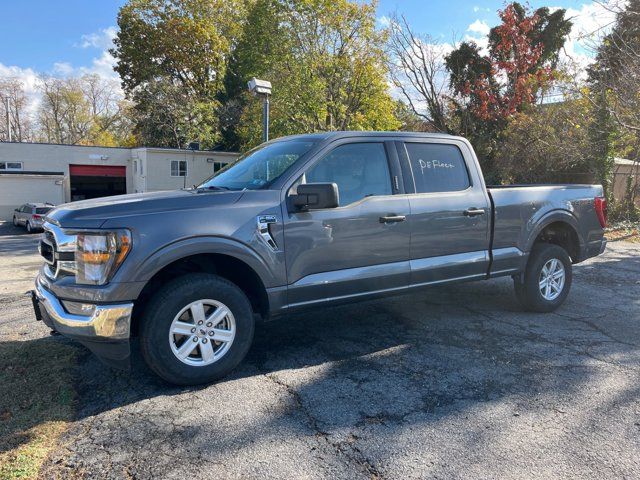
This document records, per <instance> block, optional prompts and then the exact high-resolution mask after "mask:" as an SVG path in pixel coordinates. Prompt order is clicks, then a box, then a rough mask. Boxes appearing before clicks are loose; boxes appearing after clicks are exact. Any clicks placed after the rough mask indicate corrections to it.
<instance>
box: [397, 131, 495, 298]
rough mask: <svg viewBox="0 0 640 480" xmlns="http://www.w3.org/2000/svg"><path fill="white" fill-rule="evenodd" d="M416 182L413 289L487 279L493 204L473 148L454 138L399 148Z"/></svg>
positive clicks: (401, 144) (419, 141)
mask: <svg viewBox="0 0 640 480" xmlns="http://www.w3.org/2000/svg"><path fill="white" fill-rule="evenodd" d="M396 145H397V147H398V150H399V156H400V158H401V159H402V164H403V167H404V168H405V170H408V172H407V175H406V176H408V177H409V178H412V179H413V185H410V186H409V187H408V188H413V193H412V194H411V195H409V202H410V206H411V222H410V223H411V248H410V257H411V262H410V263H411V284H412V285H424V284H430V283H440V282H445V281H449V280H462V279H474V278H481V277H483V276H484V275H485V274H486V272H487V268H488V266H489V242H490V231H489V228H490V213H491V210H490V203H489V197H488V195H487V192H486V188H485V185H484V180H483V179H482V178H481V176H480V175H479V173H478V169H477V168H476V166H475V161H474V157H473V153H472V151H471V148H470V147H469V146H468V145H467V144H466V143H465V142H463V141H458V140H451V139H434V138H432V139H416V140H414V139H411V140H410V141H404V142H397V143H396Z"/></svg>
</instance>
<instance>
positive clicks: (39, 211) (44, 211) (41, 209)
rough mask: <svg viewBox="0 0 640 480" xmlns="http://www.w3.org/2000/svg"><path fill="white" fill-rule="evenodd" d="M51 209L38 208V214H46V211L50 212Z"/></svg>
mask: <svg viewBox="0 0 640 480" xmlns="http://www.w3.org/2000/svg"><path fill="white" fill-rule="evenodd" d="M50 211H51V209H50V208H36V213H37V214H38V215H44V214H45V213H48V212H50Z"/></svg>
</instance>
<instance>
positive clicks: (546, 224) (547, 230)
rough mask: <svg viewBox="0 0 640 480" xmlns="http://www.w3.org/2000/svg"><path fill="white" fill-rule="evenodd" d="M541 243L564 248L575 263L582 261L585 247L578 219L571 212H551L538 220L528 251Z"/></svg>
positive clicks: (530, 238)
mask: <svg viewBox="0 0 640 480" xmlns="http://www.w3.org/2000/svg"><path fill="white" fill-rule="evenodd" d="M539 243H551V244H554V245H558V246H560V247H562V248H564V249H565V250H566V251H567V253H568V254H569V256H570V257H571V261H572V262H573V263H577V262H579V261H580V257H581V252H582V250H583V248H584V241H583V239H582V238H581V236H580V234H579V230H578V221H577V220H576V218H575V217H574V216H573V215H572V214H571V213H570V212H568V211H564V210H558V211H553V212H550V213H549V214H547V215H546V216H545V217H543V218H542V219H541V220H540V221H539V222H538V225H536V227H535V229H534V230H533V231H532V233H531V235H530V237H529V240H528V243H527V249H526V251H527V252H530V251H531V250H532V249H533V247H534V246H535V245H536V244H539Z"/></svg>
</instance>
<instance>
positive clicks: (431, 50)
mask: <svg viewBox="0 0 640 480" xmlns="http://www.w3.org/2000/svg"><path fill="white" fill-rule="evenodd" d="M389 30H390V34H389V42H388V50H389V71H390V75H391V79H392V81H393V85H394V86H395V87H396V88H397V89H398V90H399V92H400V94H401V95H402V97H403V99H404V100H405V101H406V102H407V104H408V106H409V107H410V108H411V110H412V111H413V113H414V114H415V115H417V116H418V117H420V118H422V120H423V121H424V122H426V123H427V124H429V125H430V126H431V128H432V129H433V130H435V131H439V132H445V133H451V129H450V126H449V124H448V112H447V104H448V99H447V97H448V95H447V94H448V90H447V72H446V68H445V64H444V62H443V61H442V57H443V55H444V53H445V47H444V46H442V45H440V44H438V42H437V41H436V40H434V39H433V38H432V37H430V36H429V35H420V34H417V33H415V32H414V31H413V30H412V28H411V27H410V25H409V23H408V22H407V19H406V18H405V17H404V16H398V15H394V16H392V17H391V21H390V26H389Z"/></svg>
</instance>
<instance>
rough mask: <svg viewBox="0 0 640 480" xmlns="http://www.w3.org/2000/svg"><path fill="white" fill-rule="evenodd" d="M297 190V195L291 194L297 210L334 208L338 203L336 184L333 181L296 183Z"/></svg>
mask: <svg viewBox="0 0 640 480" xmlns="http://www.w3.org/2000/svg"><path fill="white" fill-rule="evenodd" d="M297 190H298V193H297V195H292V196H291V199H292V202H293V206H294V207H295V208H296V209H297V210H301V211H306V210H317V209H320V208H336V207H337V206H338V205H339V204H340V196H339V194H338V185H336V184H335V183H304V184H301V185H298V189H297Z"/></svg>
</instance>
